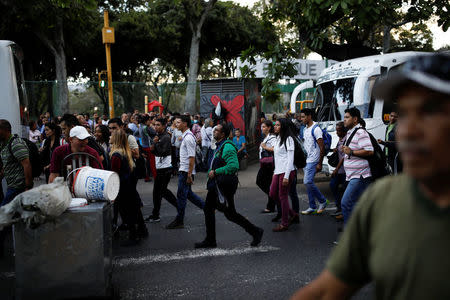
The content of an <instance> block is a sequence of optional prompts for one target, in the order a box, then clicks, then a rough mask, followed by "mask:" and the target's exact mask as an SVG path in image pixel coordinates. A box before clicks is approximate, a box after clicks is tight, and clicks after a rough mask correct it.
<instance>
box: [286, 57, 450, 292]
mask: <svg viewBox="0 0 450 300" xmlns="http://www.w3.org/2000/svg"><path fill="white" fill-rule="evenodd" d="M375 91H376V92H377V94H378V95H377V96H378V97H379V98H383V99H385V100H386V101H392V100H395V101H397V103H398V108H399V119H398V125H397V141H398V147H399V151H400V153H401V155H402V160H403V164H404V165H403V167H404V174H403V175H400V176H397V177H390V178H385V179H382V180H380V181H377V182H376V183H375V184H373V185H371V186H370V187H369V188H368V189H367V191H366V192H365V193H364V194H363V196H362V197H361V200H360V201H359V203H358V204H357V206H356V208H355V210H354V213H353V215H352V217H351V218H350V221H349V223H348V226H347V228H346V229H345V232H344V234H343V236H342V238H341V240H340V242H339V245H338V246H337V247H336V249H334V251H333V252H332V254H331V257H330V259H329V261H328V263H327V265H326V269H325V271H324V272H323V273H322V274H321V275H320V276H319V277H318V278H317V279H316V280H314V281H313V282H312V283H311V284H309V285H307V286H306V287H304V288H303V289H301V290H300V291H298V292H297V293H296V294H295V295H294V296H293V299H348V298H350V297H351V295H352V294H354V293H355V292H356V291H357V290H358V289H359V288H360V287H362V286H363V285H365V284H366V283H369V282H371V281H374V282H375V289H376V298H377V299H408V300H411V299H450V286H449V285H448V283H447V280H448V278H450V259H448V254H449V253H450V237H449V234H448V231H449V229H450V184H449V179H450V156H449V155H448V149H450V139H449V138H448V137H449V136H450V117H449V116H450V56H448V55H444V54H435V55H432V56H420V57H415V58H412V59H411V60H409V61H408V62H406V63H405V65H404V66H402V67H401V68H400V69H399V70H398V71H397V72H393V73H391V74H389V75H388V77H387V78H386V79H385V80H384V81H382V82H380V84H379V85H378V86H377V87H376V90H375ZM420 121H422V122H420Z"/></svg>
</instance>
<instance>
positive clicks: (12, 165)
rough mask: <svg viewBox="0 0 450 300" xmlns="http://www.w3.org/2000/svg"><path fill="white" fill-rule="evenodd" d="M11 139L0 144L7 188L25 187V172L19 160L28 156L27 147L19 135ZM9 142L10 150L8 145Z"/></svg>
mask: <svg viewBox="0 0 450 300" xmlns="http://www.w3.org/2000/svg"><path fill="white" fill-rule="evenodd" d="M11 139H12V140H11ZM11 139H9V140H8V141H7V142H6V143H3V144H2V145H1V146H0V147H1V158H2V163H3V170H4V172H5V173H4V176H5V179H6V184H7V185H8V188H15V189H25V173H24V171H23V167H22V164H21V163H20V162H21V161H22V160H24V159H27V158H29V152H28V147H27V145H26V144H25V142H24V141H22V139H21V138H19V137H16V138H14V137H11ZM10 142H11V151H9V146H8V144H9V143H10Z"/></svg>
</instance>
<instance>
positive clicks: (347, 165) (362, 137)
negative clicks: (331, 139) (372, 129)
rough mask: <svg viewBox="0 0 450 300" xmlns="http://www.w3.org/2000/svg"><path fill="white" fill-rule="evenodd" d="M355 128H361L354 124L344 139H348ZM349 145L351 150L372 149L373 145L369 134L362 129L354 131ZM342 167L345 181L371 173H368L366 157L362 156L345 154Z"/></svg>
mask: <svg viewBox="0 0 450 300" xmlns="http://www.w3.org/2000/svg"><path fill="white" fill-rule="evenodd" d="M357 128H361V126H360V125H358V126H355V127H354V128H352V129H350V130H349V131H348V132H347V136H346V137H345V140H346V141H348V139H349V138H350V136H351V135H352V133H353V131H355V130H356V129H357ZM345 144H347V143H345ZM349 147H350V149H351V150H353V151H358V150H366V151H373V146H372V143H371V142H370V137H369V134H368V133H367V132H366V131H365V130H362V129H360V130H358V131H356V133H355V135H354V136H353V138H352V140H351V142H350V145H349ZM344 169H345V174H346V179H347V181H350V179H354V178H360V177H361V176H362V177H363V178H367V177H371V176H372V173H370V166H369V162H368V161H367V159H364V158H362V157H356V156H354V155H352V156H349V155H345V157H344Z"/></svg>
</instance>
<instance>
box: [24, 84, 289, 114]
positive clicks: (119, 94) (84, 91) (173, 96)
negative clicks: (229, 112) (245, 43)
mask: <svg viewBox="0 0 450 300" xmlns="http://www.w3.org/2000/svg"><path fill="white" fill-rule="evenodd" d="M196 85H197V101H196V103H197V104H196V106H197V111H200V109H199V108H200V107H199V103H200V89H199V86H200V84H199V83H197V84H196ZM25 86H26V90H27V96H28V97H27V98H28V103H29V112H30V116H31V118H37V117H38V116H39V115H40V114H43V113H44V112H47V111H49V112H50V113H51V114H52V115H61V114H62V110H63V109H64V110H66V111H68V112H71V113H89V114H91V115H92V114H93V113H98V114H99V115H102V114H108V92H107V90H106V89H105V88H100V87H99V84H98V82H96V81H84V82H76V83H75V82H69V83H68V88H69V96H68V107H64V108H61V105H60V104H61V103H60V99H59V91H58V89H59V88H60V87H61V85H60V84H57V82H56V81H26V82H25ZM186 86H187V83H168V84H161V85H157V86H154V85H150V84H146V83H144V82H113V95H114V111H115V115H116V116H117V115H120V114H122V113H124V112H132V111H134V110H135V109H138V110H139V111H144V107H145V96H148V100H149V102H150V101H152V100H159V97H161V100H162V104H163V105H164V106H165V108H166V110H169V111H171V112H183V111H184V104H185V97H186ZM295 86H296V84H289V85H280V86H279V87H280V90H281V92H282V97H281V100H280V101H278V102H277V103H268V102H265V101H264V99H262V110H263V111H264V112H266V113H282V112H285V111H286V109H289V99H290V95H291V93H292V91H293V89H294V88H295Z"/></svg>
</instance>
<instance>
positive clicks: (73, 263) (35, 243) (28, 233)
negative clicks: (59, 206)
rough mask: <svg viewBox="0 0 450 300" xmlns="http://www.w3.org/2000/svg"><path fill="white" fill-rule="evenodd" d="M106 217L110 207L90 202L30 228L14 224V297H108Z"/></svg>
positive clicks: (108, 223)
mask: <svg viewBox="0 0 450 300" xmlns="http://www.w3.org/2000/svg"><path fill="white" fill-rule="evenodd" d="M111 216H112V204H110V203H108V202H96V203H92V204H90V205H87V206H84V207H79V208H75V209H71V210H68V211H66V212H65V213H64V214H62V215H61V216H60V217H58V218H57V219H56V220H55V222H49V223H46V224H43V225H41V226H40V227H38V228H36V229H28V228H26V226H25V225H24V224H23V223H20V224H16V225H14V240H15V253H16V256H15V268H16V298H17V299H28V298H30V299H31V298H33V299H69V298H86V297H108V296H110V293H111V291H112V289H111V273H112V228H111Z"/></svg>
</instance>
